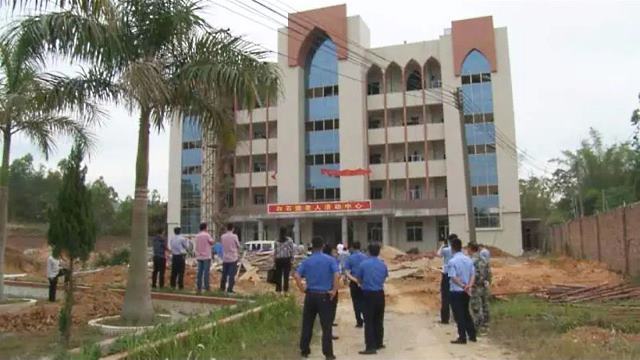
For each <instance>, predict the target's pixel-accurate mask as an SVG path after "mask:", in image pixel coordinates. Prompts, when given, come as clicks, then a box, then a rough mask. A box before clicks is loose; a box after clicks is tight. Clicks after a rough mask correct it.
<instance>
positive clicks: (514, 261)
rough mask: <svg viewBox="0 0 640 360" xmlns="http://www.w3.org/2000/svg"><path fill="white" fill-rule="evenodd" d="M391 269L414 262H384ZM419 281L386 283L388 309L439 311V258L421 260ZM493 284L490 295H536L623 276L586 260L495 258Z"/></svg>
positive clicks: (409, 311)
mask: <svg viewBox="0 0 640 360" xmlns="http://www.w3.org/2000/svg"><path fill="white" fill-rule="evenodd" d="M385 261H386V263H387V265H388V266H389V268H390V269H394V268H399V267H403V266H412V265H413V264H415V263H416V262H415V261H413V262H411V261H410V262H402V261H401V262H398V261H396V260H393V259H389V258H388V257H387V259H385ZM417 261H418V262H419V268H420V270H421V271H420V272H419V273H418V274H417V276H418V277H419V278H414V277H409V278H405V279H393V280H389V281H388V282H387V285H386V293H387V306H388V308H389V309H390V310H392V311H395V312H398V313H402V314H408V313H420V312H426V311H429V310H435V309H438V308H439V306H440V279H441V273H440V270H439V268H440V267H441V265H442V260H441V259H439V258H431V259H429V258H422V259H419V260H417ZM491 269H492V273H493V282H492V285H491V292H492V293H493V294H496V295H506V294H516V293H525V292H536V291H539V290H542V289H543V288H545V287H547V286H551V285H553V284H579V285H597V284H602V283H607V282H608V283H612V284H613V283H618V282H621V281H622V277H621V276H620V275H619V274H617V273H615V272H612V271H609V270H608V269H607V268H606V265H604V264H602V263H598V262H594V261H588V260H575V259H572V258H568V257H560V258H530V259H527V258H520V257H494V258H492V259H491Z"/></svg>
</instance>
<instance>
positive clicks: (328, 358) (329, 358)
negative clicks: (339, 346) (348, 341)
mask: <svg viewBox="0 0 640 360" xmlns="http://www.w3.org/2000/svg"><path fill="white" fill-rule="evenodd" d="M324 360H336V356H335V355H329V356H325V357H324Z"/></svg>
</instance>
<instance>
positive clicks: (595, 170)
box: [553, 129, 640, 217]
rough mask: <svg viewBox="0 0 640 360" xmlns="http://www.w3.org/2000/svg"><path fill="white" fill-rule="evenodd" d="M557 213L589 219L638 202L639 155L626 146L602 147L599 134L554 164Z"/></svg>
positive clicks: (565, 152) (567, 151) (591, 134)
mask: <svg viewBox="0 0 640 360" xmlns="http://www.w3.org/2000/svg"><path fill="white" fill-rule="evenodd" d="M554 161H555V162H556V163H557V164H558V169H557V170H556V171H555V172H554V176H553V187H554V192H555V193H556V194H557V195H558V197H559V199H558V203H557V206H558V209H559V210H561V211H562V212H564V213H565V214H566V215H567V217H577V216H583V215H593V214H595V213H597V212H601V211H606V210H608V209H612V208H615V207H618V206H621V205H623V204H625V203H631V202H633V201H637V200H638V194H639V193H638V184H639V180H640V172H639V167H638V164H640V152H638V151H637V150H635V149H634V148H632V147H631V146H630V144H628V143H619V144H613V145H611V146H608V147H607V146H605V145H604V144H603V142H602V137H601V135H600V133H598V132H597V131H596V130H594V129H591V131H590V136H589V138H588V139H585V140H583V141H582V143H581V144H580V147H579V148H578V149H577V150H575V151H569V150H566V151H563V152H562V157H560V158H558V159H555V160H554Z"/></svg>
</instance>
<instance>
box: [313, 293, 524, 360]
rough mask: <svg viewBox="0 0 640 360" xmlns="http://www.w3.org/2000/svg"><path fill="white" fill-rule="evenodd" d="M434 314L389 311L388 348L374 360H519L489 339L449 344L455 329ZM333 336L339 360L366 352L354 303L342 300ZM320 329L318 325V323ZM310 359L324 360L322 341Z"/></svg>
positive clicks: (455, 334) (316, 346)
mask: <svg viewBox="0 0 640 360" xmlns="http://www.w3.org/2000/svg"><path fill="white" fill-rule="evenodd" d="M437 320H438V319H436V317H435V314H434V313H431V314H426V313H417V314H409V313H398V312H395V311H394V310H392V309H387V311H386V313H385V322H384V326H385V340H384V343H385V345H386V348H385V349H383V350H380V351H379V352H378V354H377V355H375V356H374V357H373V358H375V359H382V360H387V359H388V360H395V359H402V360H413V359H415V360H418V359H420V360H422V359H427V358H428V359H449V360H453V359H461V360H462V359H470V360H484V359H501V360H511V359H517V355H516V354H514V353H513V352H511V351H508V350H506V349H504V348H502V347H500V346H498V345H496V344H494V343H491V342H490V341H489V340H488V339H487V338H486V337H482V336H481V337H479V338H478V342H477V343H471V342H470V343H469V344H467V345H453V344H450V343H449V341H450V340H453V339H455V338H456V337H457V333H456V328H455V325H452V324H450V325H441V324H439V323H438V322H437ZM336 322H337V323H338V326H337V327H334V328H333V332H334V335H336V336H338V337H339V339H338V340H336V341H334V342H333V346H334V352H335V355H336V357H337V358H338V359H354V358H358V357H360V355H358V351H361V350H364V331H363V329H361V328H360V329H358V328H356V327H355V319H354V318H353V310H352V307H351V300H350V299H348V297H347V296H344V297H342V298H341V301H340V304H339V305H338V315H337V318H336ZM316 327H317V323H316ZM314 343H315V346H312V348H311V357H310V359H324V357H323V356H322V349H321V348H320V344H319V341H318V342H314Z"/></svg>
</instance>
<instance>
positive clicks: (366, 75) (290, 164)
mask: <svg viewBox="0 0 640 360" xmlns="http://www.w3.org/2000/svg"><path fill="white" fill-rule="evenodd" d="M288 25H289V26H288V27H287V28H282V29H280V31H279V32H278V34H274V36H276V35H277V36H278V52H279V57H278V66H279V68H280V70H281V72H282V84H283V90H284V91H283V95H282V96H281V97H280V98H279V99H278V100H277V103H272V104H267V106H265V107H262V108H258V109H254V110H253V111H251V112H249V111H246V110H238V111H236V112H235V121H236V130H237V131H236V133H237V137H238V141H237V148H236V150H235V155H234V156H233V160H232V162H233V166H232V170H233V171H232V179H233V181H232V184H230V185H229V186H230V187H229V200H228V204H229V205H230V207H229V208H228V209H227V210H226V211H227V213H226V214H227V217H228V219H229V221H231V222H234V223H236V224H237V228H238V229H239V232H240V235H241V237H242V238H243V240H254V239H275V238H276V237H277V232H278V228H279V227H281V226H288V227H290V228H291V231H292V232H293V235H294V238H295V239H296V241H301V242H303V243H308V242H310V240H311V237H312V236H314V235H319V236H323V237H325V238H326V239H327V240H329V241H332V242H339V241H342V242H345V243H346V242H349V241H352V240H358V241H360V242H362V243H365V244H366V243H367V242H370V241H381V242H383V243H384V244H390V245H393V246H396V247H399V248H403V249H409V248H419V249H422V250H428V249H434V248H435V247H436V243H437V240H438V238H441V237H444V236H446V234H447V233H448V232H455V233H457V234H458V235H459V236H460V237H461V238H462V239H463V240H464V239H465V238H466V237H467V236H468V229H467V220H466V219H467V216H468V214H467V211H466V197H465V196H466V187H465V181H464V160H463V151H467V152H468V154H469V161H468V164H469V168H470V182H471V193H472V203H473V207H474V214H471V216H473V217H474V219H475V224H476V232H477V239H478V241H479V242H481V243H484V244H490V245H494V246H498V247H500V248H502V249H504V250H506V251H508V252H511V253H514V254H519V253H520V252H521V251H522V241H521V232H520V227H521V225H520V201H519V192H518V171H517V156H516V154H515V151H514V147H515V141H516V140H515V127H514V115H513V101H512V94H511V74H510V69H509V67H510V65H509V51H508V40H507V30H506V29H505V28H494V26H493V20H492V18H491V17H482V18H475V19H467V20H460V21H453V23H452V26H451V28H450V29H445V30H444V32H443V34H442V35H441V36H440V37H439V38H438V39H434V40H428V41H422V42H416V43H405V44H399V45H393V46H385V47H379V48H371V47H370V45H369V44H370V39H369V29H368V28H367V25H366V24H365V23H364V22H363V20H362V19H361V18H360V17H359V16H347V14H346V6H345V5H340V6H333V7H328V8H322V9H315V10H310V11H305V12H300V13H294V14H289V24H288ZM456 89H460V91H461V93H462V96H461V98H462V99H463V106H462V120H461V115H460V112H459V111H458V109H457V108H456V103H455V95H454V94H452V93H454V92H455V91H456ZM462 123H464V129H462ZM463 130H464V131H465V133H466V143H467V147H466V149H463V141H462V134H463ZM201 139H202V136H201V133H200V131H199V129H198V128H197V126H193V125H192V124H190V123H189V122H188V121H186V122H179V121H176V122H174V124H173V126H172V128H171V145H170V146H171V151H170V154H171V157H170V174H169V217H168V222H169V227H172V226H175V225H178V224H181V225H182V227H183V228H184V229H185V230H186V231H187V232H195V231H196V229H197V224H198V222H200V221H201V220H209V221H210V217H211V216H210V215H206V216H205V214H206V213H210V212H211V209H210V208H209V207H210V204H208V202H207V201H206V200H205V198H206V193H207V191H209V190H207V186H206V183H208V182H210V181H211V178H212V177H213V176H215V174H213V173H212V172H207V171H206V170H204V171H203V170H202V169H206V168H211V166H207V164H206V162H207V160H206V158H207V156H206V149H205V150H203V149H204V148H206V145H205V146H203V145H202V141H201ZM203 161H204V163H205V164H204V165H203Z"/></svg>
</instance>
